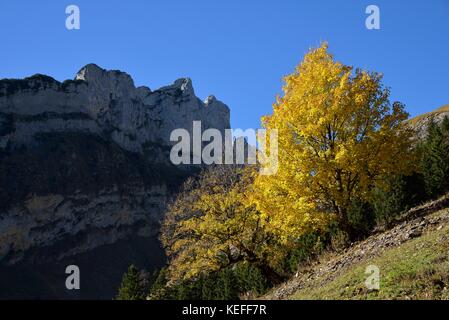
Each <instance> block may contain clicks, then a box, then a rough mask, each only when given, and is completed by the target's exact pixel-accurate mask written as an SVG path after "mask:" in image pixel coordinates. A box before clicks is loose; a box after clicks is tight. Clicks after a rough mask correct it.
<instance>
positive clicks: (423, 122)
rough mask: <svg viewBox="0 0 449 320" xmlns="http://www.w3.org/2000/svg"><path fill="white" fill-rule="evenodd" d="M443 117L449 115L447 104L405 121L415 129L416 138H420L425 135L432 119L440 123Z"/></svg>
mask: <svg viewBox="0 0 449 320" xmlns="http://www.w3.org/2000/svg"><path fill="white" fill-rule="evenodd" d="M444 117H449V105H446V106H442V107H441V108H438V109H436V110H434V111H431V112H428V113H424V114H422V115H419V116H417V117H414V118H412V119H410V120H408V121H407V123H408V124H409V125H410V126H411V127H412V128H413V129H414V130H415V132H416V135H417V138H418V139H422V138H424V137H426V135H427V128H428V126H429V124H430V123H431V122H432V121H434V122H435V123H440V122H442V121H443V119H444Z"/></svg>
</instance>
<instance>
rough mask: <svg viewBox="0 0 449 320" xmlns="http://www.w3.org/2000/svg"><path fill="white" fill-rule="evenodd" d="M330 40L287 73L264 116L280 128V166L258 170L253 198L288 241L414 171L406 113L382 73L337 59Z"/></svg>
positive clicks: (342, 218) (269, 125)
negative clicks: (386, 181)
mask: <svg viewBox="0 0 449 320" xmlns="http://www.w3.org/2000/svg"><path fill="white" fill-rule="evenodd" d="M327 49H328V46H327V44H326V43H324V44H323V45H322V46H321V47H319V48H317V49H312V50H310V51H309V52H308V53H307V54H306V55H305V57H304V60H303V61H302V63H300V65H299V66H298V67H297V68H296V70H295V72H293V73H292V74H290V75H288V76H287V77H285V79H284V80H285V85H284V87H283V92H284V95H283V96H282V97H277V101H276V103H275V104H274V105H273V114H272V115H270V116H266V117H264V118H262V122H263V126H264V127H265V128H266V129H267V130H271V129H277V130H278V154H279V169H278V171H277V173H276V174H275V175H271V176H262V175H260V176H257V177H256V179H255V186H254V193H253V196H252V199H251V201H252V202H253V203H255V204H256V206H257V209H258V210H259V211H260V212H261V213H262V215H263V217H264V219H267V221H269V224H268V225H269V227H270V228H271V230H272V231H273V232H275V233H276V234H278V235H280V236H281V237H282V239H283V240H284V241H288V240H289V239H291V238H292V237H293V238H295V237H297V236H299V235H301V234H302V233H305V232H308V231H310V230H311V229H319V228H321V227H323V226H324V225H326V224H327V223H328V221H329V220H330V219H337V220H338V221H339V223H340V226H341V227H342V228H343V229H344V230H349V229H350V227H349V225H348V215H347V213H348V208H349V206H350V204H351V201H352V200H353V199H355V198H358V199H361V200H367V201H368V200H369V195H370V190H371V189H372V188H373V187H374V186H382V177H385V176H386V175H390V174H408V173H409V172H410V171H411V169H412V168H411V167H410V161H405V160H406V159H407V158H408V157H409V156H410V135H411V133H410V131H408V130H407V129H406V128H405V127H404V126H403V122H404V120H405V119H407V117H408V114H407V113H406V112H404V109H403V106H402V105H401V104H400V103H394V104H393V105H391V104H390V102H389V95H390V92H389V90H388V89H387V88H384V87H383V86H382V84H381V78H382V76H381V75H379V74H377V73H368V72H366V71H361V70H355V71H354V70H353V68H352V67H349V66H346V65H343V64H341V63H339V62H336V61H334V59H333V56H332V55H331V54H329V53H328V50H327Z"/></svg>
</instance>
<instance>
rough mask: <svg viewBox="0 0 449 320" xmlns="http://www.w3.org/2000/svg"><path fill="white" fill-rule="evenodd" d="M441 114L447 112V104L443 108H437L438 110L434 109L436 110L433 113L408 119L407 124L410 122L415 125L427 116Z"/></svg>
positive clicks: (448, 107)
mask: <svg viewBox="0 0 449 320" xmlns="http://www.w3.org/2000/svg"><path fill="white" fill-rule="evenodd" d="M442 112H449V104H447V105H445V106H442V107H440V108H438V109H436V110H434V111H431V112H428V113H424V114H421V115H419V116H416V117H414V118H412V119H410V120H409V122H410V123H411V124H415V123H417V122H418V121H419V120H421V119H423V118H426V117H427V116H429V115H434V114H438V113H442Z"/></svg>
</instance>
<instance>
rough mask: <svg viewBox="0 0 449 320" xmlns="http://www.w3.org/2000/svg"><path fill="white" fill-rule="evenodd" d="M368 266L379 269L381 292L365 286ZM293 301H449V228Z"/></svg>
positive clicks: (365, 263)
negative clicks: (374, 266)
mask: <svg viewBox="0 0 449 320" xmlns="http://www.w3.org/2000/svg"><path fill="white" fill-rule="evenodd" d="M368 265H376V266H378V267H379V269H380V289H379V290H378V291H375V290H368V289H367V287H366V286H365V284H364V282H365V280H366V278H367V277H368V276H369V275H366V274H365V268H366V267H367V266H368ZM291 298H292V299H449V226H446V227H445V228H442V229H441V230H439V231H432V232H429V233H427V234H424V235H423V236H421V237H420V238H417V239H414V240H411V241H409V242H406V243H404V244H402V245H401V246H399V247H396V248H391V249H387V250H386V251H385V252H384V253H383V254H382V255H380V256H379V257H377V258H374V259H370V260H366V261H363V262H361V263H358V264H356V265H354V266H351V267H350V268H349V269H348V270H346V271H345V272H343V273H342V274H340V275H338V276H337V277H336V278H335V279H334V280H332V281H331V282H328V283H326V284H324V285H319V284H315V285H312V286H310V288H305V289H301V290H299V291H298V292H296V293H295V294H294V295H293V296H292V297H291Z"/></svg>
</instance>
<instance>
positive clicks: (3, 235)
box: [0, 64, 229, 298]
mask: <svg viewBox="0 0 449 320" xmlns="http://www.w3.org/2000/svg"><path fill="white" fill-rule="evenodd" d="M194 120H199V121H201V122H202V129H203V130H205V129H208V128H216V129H219V130H221V131H223V130H224V129H226V128H229V109H228V107H227V106H226V105H224V104H223V103H221V102H220V101H218V100H217V99H216V98H215V97H213V96H210V97H208V98H207V99H206V101H205V102H203V101H201V100H199V99H198V98H197V97H196V96H195V93H194V90H193V87H192V83H191V81H190V79H179V80H176V81H175V82H174V83H173V84H172V85H170V86H166V87H163V88H160V89H158V90H154V91H151V90H150V89H149V88H146V87H139V88H136V87H135V86H134V83H133V80H132V79H131V77H130V76H129V75H128V74H126V73H123V72H120V71H106V70H104V69H101V68H100V67H98V66H96V65H94V64H90V65H87V66H85V67H84V68H82V69H81V70H80V71H79V72H78V74H77V75H76V77H75V80H67V81H64V82H62V83H61V82H58V81H56V80H54V79H53V78H51V77H48V76H44V75H35V76H32V77H29V78H25V79H22V80H10V79H4V80H0V266H3V267H4V268H6V269H5V270H7V271H8V272H6V271H5V272H3V273H2V272H0V286H1V284H2V283H3V284H4V283H10V281H9V282H8V281H6V280H7V279H6V280H5V279H2V277H4V276H6V275H7V274H10V275H11V274H12V273H14V272H16V271H18V270H30V269H29V268H28V266H30V265H31V264H32V265H36V266H37V265H40V266H46V267H45V268H44V269H48V268H50V267H49V266H51V265H53V266H55V269H53V271H52V272H53V274H54V273H55V272H56V273H57V274H58V272H59V271H58V270H59V269H58V268H59V267H62V265H63V264H64V262H65V261H69V260H70V263H72V264H76V260H77V259H79V263H80V264H82V265H83V266H84V268H85V269H86V268H87V269H90V270H93V269H92V268H93V266H89V267H88V260H87V259H86V258H85V257H86V256H89V253H90V252H95V257H96V259H95V263H96V264H98V266H97V269H95V270H105V271H104V272H106V274H105V275H103V277H100V278H102V279H103V280H102V281H99V282H98V287H97V289H98V292H101V294H99V295H95V290H96V289H95V278H98V279H99V277H93V276H92V275H90V277H91V278H92V281H93V282H92V283H90V287H89V288H90V289H89V290H88V291H89V292H88V293H87V291H86V292H85V293H83V291H82V290H81V291H80V292H79V293H78V294H77V297H78V296H79V297H88V298H95V297H101V298H111V297H112V296H113V294H114V293H115V292H110V289H111V288H110V286H108V285H107V281H106V280H105V279H107V278H108V276H107V273H108V272H109V273H110V275H111V277H112V275H114V277H115V278H114V279H115V280H111V281H112V282H114V281H115V282H116V281H117V279H116V278H117V274H118V272H119V273H120V275H121V273H123V272H124V271H125V270H126V268H125V269H124V270H123V268H124V266H126V265H128V264H130V263H133V262H135V263H138V264H139V263H140V265H141V266H143V267H147V268H151V267H153V266H156V265H160V264H161V263H162V262H161V261H162V260H163V258H158V259H156V260H157V261H156V260H155V259H148V257H154V256H157V257H163V253H162V251H161V249H160V247H158V246H155V245H152V243H156V238H157V233H158V230H159V223H160V220H161V218H162V217H163V214H164V210H165V207H166V203H167V201H168V199H169V198H170V197H171V196H173V195H174V194H175V193H176V190H177V188H178V187H179V185H180V184H181V183H182V181H183V180H184V179H185V178H186V177H187V176H188V175H190V174H192V173H193V170H186V169H185V168H184V169H182V170H180V169H179V168H177V167H175V166H173V165H172V164H171V163H170V161H169V159H168V156H169V151H170V147H171V145H172V142H170V133H171V131H172V130H174V129H177V128H185V129H187V130H189V131H191V129H192V122H193V121H194ZM136 237H138V239H140V240H138V241H137V240H135V239H136ZM132 239H134V240H132ZM145 239H147V240H145ZM128 240H129V243H137V244H139V245H140V247H142V246H143V245H142V243H145V241H147V243H148V248H149V250H150V251H151V250H152V251H153V252H150V251H149V252H146V253H144V252H143V251H142V250H140V251H138V253H136V254H128V255H127V254H124V253H123V252H122V253H121V255H122V257H120V258H117V259H118V260H114V259H112V258H111V257H112V256H111V255H113V251H114V250H113V249H111V248H114V246H117V245H118V244H119V243H127V241H128ZM136 241H137V242H136ZM139 245H137V247H139ZM122 247H123V246H122ZM131 251H132V250H131ZM154 251H158V252H154ZM102 256H104V257H110V260H112V262H111V261H110V263H112V264H113V265H112V266H107V267H106V266H102V261H103V260H102V258H101V257H102ZM105 260H106V259H105ZM119 260H120V263H119V264H117V268H118V269H117V270H118V271H117V270H116V269H114V263H115V262H113V261H119ZM153 260H154V261H155V263H150V262H149V261H153ZM156 262H157V263H156ZM104 263H106V262H104ZM145 263H147V265H145ZM148 263H149V264H148ZM58 266H59V267H58ZM37 269H39V268H37ZM50 269H52V268H50ZM39 270H40V269H39ZM39 270H37V271H36V272H35V273H33V274H35V277H40V278H42V277H44V278H45V277H49V280H48V281H50V284H48V283H47V285H49V286H50V287H52V286H53V283H52V281H60V278H61V277H62V278H65V275H64V276H61V275H60V274H59V275H58V276H54V275H52V273H51V272H50V273H45V272H44V271H42V270H40V271H39ZM113 270H114V271H113ZM38 271H39V272H38ZM61 272H62V273H64V270H62V271H61ZM81 272H83V271H82V270H81ZM92 272H93V271H92ZM2 274H3V276H2ZM85 276H87V277H89V275H85ZM13 278H14V277H13ZM19 278H20V277H18V279H19ZM57 279H58V280H57ZM5 281H6V282H5ZM32 283H39V282H36V281H35V282H32ZM36 285H37V284H36ZM54 285H55V286H56V285H58V286H59V285H60V284H59V282H58V283H54ZM62 285H63V284H62ZM37 286H38V285H37ZM105 286H106V287H108V288H109V289H107V290H106V289H105ZM1 289H2V288H0V291H1ZM35 289H36V288H35ZM36 290H37V291H36ZM36 290H35V291H36V292H38V291H39V290H40V289H39V288H37V289H36ZM108 290H109V291H108ZM4 292H5V291H4ZM42 292H43V293H42V296H41V298H46V297H52V298H55V297H58V295H59V293H60V292H62V291H58V292H59V293H57V294H56V296H55V294H54V292H53V295H50V294H48V295H46V294H45V293H44V292H45V290H44V289H42ZM5 297H7V296H2V297H0V298H5ZM16 297H19V298H20V295H19V296H16ZM24 297H25V296H24ZM27 297H29V296H27ZM36 297H37V296H36ZM60 297H68V296H67V295H66V294H63V293H61V295H60Z"/></svg>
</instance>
